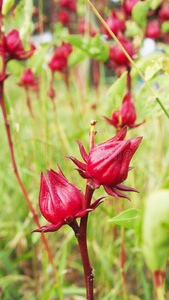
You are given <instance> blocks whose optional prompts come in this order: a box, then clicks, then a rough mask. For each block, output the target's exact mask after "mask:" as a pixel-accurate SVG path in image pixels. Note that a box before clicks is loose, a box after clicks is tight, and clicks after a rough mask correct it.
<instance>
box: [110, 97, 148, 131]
mask: <svg viewBox="0 0 169 300" xmlns="http://www.w3.org/2000/svg"><path fill="white" fill-rule="evenodd" d="M136 117H137V115H136V109H135V105H134V101H133V98H132V96H131V95H130V93H129V92H128V93H127V94H126V95H125V96H124V98H123V101H122V105H121V108H120V110H115V111H114V112H113V114H112V118H111V119H109V118H107V117H104V119H105V121H106V122H107V123H109V124H110V125H112V126H114V127H115V128H116V131H117V132H118V131H119V130H120V129H121V128H123V127H124V126H125V125H127V126H128V127H129V128H134V127H138V126H140V125H141V124H143V123H144V122H145V121H143V122H141V123H139V124H135V121H136Z"/></svg>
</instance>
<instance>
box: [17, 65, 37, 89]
mask: <svg viewBox="0 0 169 300" xmlns="http://www.w3.org/2000/svg"><path fill="white" fill-rule="evenodd" d="M20 81H21V83H23V84H24V85H34V84H35V76H34V74H33V71H32V70H31V68H29V69H28V70H24V71H23V74H22V76H21V79H20Z"/></svg>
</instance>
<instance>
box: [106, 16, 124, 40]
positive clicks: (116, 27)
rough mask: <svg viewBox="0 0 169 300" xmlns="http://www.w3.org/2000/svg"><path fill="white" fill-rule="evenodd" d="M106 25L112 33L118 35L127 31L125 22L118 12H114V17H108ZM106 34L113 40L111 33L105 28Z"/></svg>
mask: <svg viewBox="0 0 169 300" xmlns="http://www.w3.org/2000/svg"><path fill="white" fill-rule="evenodd" d="M106 24H107V25H108V26H109V28H110V29H111V31H112V32H113V33H114V34H115V35H116V34H117V33H118V32H119V31H122V32H123V31H124V30H125V28H126V27H125V22H124V20H121V19H120V18H119V17H118V16H117V13H116V12H114V11H113V12H112V16H110V17H108V18H107V20H106ZM104 30H105V33H106V34H107V35H108V37H109V38H111V35H110V33H109V32H108V31H107V29H106V28H105V29H104Z"/></svg>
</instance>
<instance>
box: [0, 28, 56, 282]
mask: <svg viewBox="0 0 169 300" xmlns="http://www.w3.org/2000/svg"><path fill="white" fill-rule="evenodd" d="M0 28H1V44H2V47H1V58H2V68H1V74H0V75H1V76H3V75H5V69H6V63H5V52H4V47H3V45H4V33H3V31H2V24H0ZM0 106H1V108H2V113H3V117H4V123H5V128H6V133H7V138H8V144H9V150H10V155H11V160H12V165H13V169H14V173H15V176H16V178H17V181H18V183H19V185H20V187H21V189H22V192H23V194H24V197H25V200H26V202H27V204H28V206H29V209H30V211H31V212H32V215H33V219H34V221H35V223H36V224H37V226H38V227H39V228H40V227H41V226H40V223H39V219H38V216H37V214H36V212H35V210H34V208H33V206H32V203H31V201H30V199H29V196H28V193H27V191H26V188H25V186H24V184H23V182H22V180H21V178H20V176H19V173H18V169H17V165H16V160H15V155H14V149H13V142H12V137H11V130H10V123H9V121H8V116H7V112H6V108H5V103H4V81H1V82H0ZM41 239H42V241H43V244H44V246H45V249H46V251H47V254H48V259H49V261H50V263H51V265H52V269H53V272H54V276H55V279H56V281H57V274H56V270H55V266H54V263H53V258H52V254H51V252H50V249H49V246H48V243H47V240H46V238H45V236H44V234H41Z"/></svg>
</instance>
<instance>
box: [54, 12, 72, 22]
mask: <svg viewBox="0 0 169 300" xmlns="http://www.w3.org/2000/svg"><path fill="white" fill-rule="evenodd" d="M57 19H58V22H60V23H62V25H67V24H69V23H70V13H69V12H68V11H66V10H59V11H58V13H57Z"/></svg>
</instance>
